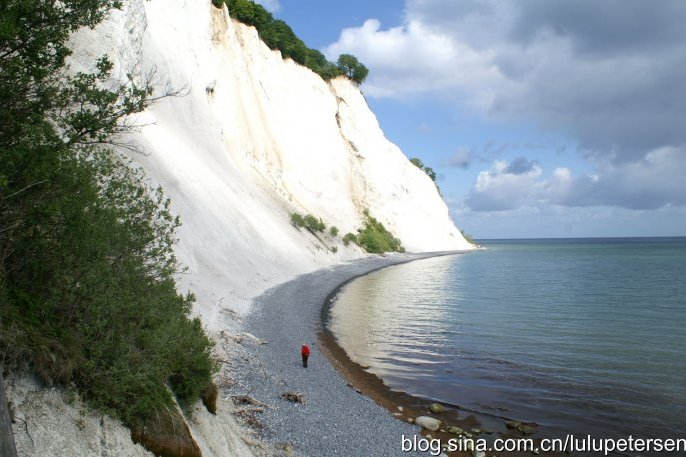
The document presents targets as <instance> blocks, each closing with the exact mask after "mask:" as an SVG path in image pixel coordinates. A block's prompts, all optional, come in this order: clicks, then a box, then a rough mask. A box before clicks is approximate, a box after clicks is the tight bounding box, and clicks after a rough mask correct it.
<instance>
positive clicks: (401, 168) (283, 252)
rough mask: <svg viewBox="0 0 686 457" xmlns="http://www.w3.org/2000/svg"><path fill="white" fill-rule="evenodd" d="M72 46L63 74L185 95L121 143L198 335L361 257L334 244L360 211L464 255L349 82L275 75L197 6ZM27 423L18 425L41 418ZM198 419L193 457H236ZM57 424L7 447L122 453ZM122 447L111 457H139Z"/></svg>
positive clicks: (419, 242) (103, 431) (171, 6)
mask: <svg viewBox="0 0 686 457" xmlns="http://www.w3.org/2000/svg"><path fill="white" fill-rule="evenodd" d="M72 44H73V48H74V50H75V53H74V55H73V56H72V60H71V67H72V70H73V71H81V70H85V71H89V70H92V69H93V65H94V63H95V59H96V58H97V57H99V56H102V55H104V54H107V55H109V57H110V59H111V60H112V61H113V62H114V64H115V78H120V79H121V78H125V77H126V75H127V74H131V75H133V77H134V78H136V79H143V78H145V77H146V75H149V74H151V72H154V73H155V74H156V75H157V80H156V81H157V84H158V86H159V90H160V91H163V90H164V86H165V85H166V84H169V85H170V86H171V87H173V88H175V89H180V90H181V92H182V93H183V96H178V97H171V98H166V99H162V100H160V101H158V102H157V103H155V104H154V105H153V106H151V107H150V108H149V109H148V110H147V111H146V112H144V113H142V114H141V115H139V116H137V117H136V119H135V122H137V123H138V124H140V125H142V127H141V128H140V129H139V130H138V131H137V132H135V133H133V134H131V136H130V137H129V138H126V139H125V140H126V141H130V142H131V143H133V144H135V145H136V146H137V147H140V148H142V150H143V151H144V154H136V153H129V155H130V157H131V158H132V159H133V160H134V162H135V163H137V164H138V165H140V166H142V167H143V168H144V169H145V170H146V172H147V175H148V176H149V178H150V180H151V181H152V182H153V183H154V184H159V185H161V186H163V188H164V190H165V192H166V193H167V195H168V196H169V197H170V198H171V200H172V210H173V211H174V212H175V213H176V214H178V215H180V217H181V219H182V223H183V226H182V228H181V229H180V231H179V233H178V238H179V243H178V246H177V255H178V257H179V259H180V260H181V262H182V263H183V264H185V265H186V266H188V271H187V272H186V273H185V274H183V275H181V277H180V278H179V280H180V284H181V286H182V287H183V288H187V289H190V290H192V291H193V292H194V293H195V294H196V295H197V297H198V301H197V305H196V308H195V310H194V311H195V313H196V314H198V315H199V316H201V317H202V319H203V322H204V324H205V326H206V327H207V328H208V330H209V331H210V332H212V333H215V332H218V331H220V330H223V329H225V328H227V327H231V322H232V318H231V316H232V315H234V314H235V313H238V314H242V313H245V312H247V311H248V310H249V308H250V303H251V299H252V298H253V297H255V296H257V295H260V294H261V293H262V292H263V291H264V290H266V289H267V288H269V287H271V286H273V285H275V284H278V283H280V282H283V281H286V280H288V279H291V278H292V277H294V276H296V275H298V274H301V273H305V272H308V271H312V270H314V269H317V268H321V267H324V266H328V265H332V264H334V263H339V262H343V261H347V260H351V259H354V258H358V257H361V256H363V255H365V254H364V253H363V252H362V251H361V250H360V249H359V248H357V247H356V246H354V245H350V246H348V247H345V246H344V245H343V243H342V242H341V239H340V237H341V235H343V234H345V233H346V232H355V231H356V229H357V228H359V227H360V226H361V225H362V220H363V216H362V212H363V210H364V209H369V211H370V213H371V214H372V215H373V216H374V217H376V218H377V219H379V220H380V221H381V222H383V223H384V225H385V226H386V227H387V228H388V229H389V230H390V231H392V232H393V233H394V234H395V235H396V236H397V237H399V238H400V239H401V240H402V243H403V245H404V246H405V248H406V249H407V250H408V251H438V250H457V249H471V248H472V246H471V245H469V244H468V243H467V242H466V241H465V240H464V238H463V237H462V236H461V234H460V232H459V231H458V230H457V229H456V227H455V226H454V224H453V222H452V221H451V219H450V217H449V215H448V209H447V207H446V205H445V203H444V202H443V200H442V199H441V198H440V196H439V194H438V192H437V190H436V187H435V186H434V184H433V182H432V181H431V180H430V179H429V178H428V177H427V176H426V175H425V174H424V173H423V172H422V171H421V170H419V169H418V168H416V167H415V166H414V165H412V164H411V163H410V162H409V161H408V160H407V158H406V157H405V156H404V155H403V154H402V152H401V151H400V150H399V149H398V148H397V147H396V146H395V145H393V144H392V143H390V142H389V141H388V140H387V139H386V138H385V137H384V135H383V132H382V131H381V129H380V128H379V124H378V122H377V120H376V118H375V116H374V114H373V113H372V112H371V111H370V110H369V107H368V106H367V103H366V101H365V99H364V97H363V95H362V93H361V92H360V90H359V89H358V87H357V86H356V85H355V84H354V83H351V82H350V81H348V80H347V79H343V78H341V79H336V80H334V81H331V82H330V83H327V82H324V81H323V80H322V79H321V78H320V77H319V76H318V75H316V74H315V73H313V72H311V71H310V70H309V69H306V68H304V67H301V66H299V65H297V64H295V63H294V62H293V61H291V60H284V59H283V58H282V57H281V54H280V53H279V52H278V51H271V50H270V49H268V48H267V46H265V45H264V44H263V43H262V42H261V40H260V39H259V37H258V35H257V32H256V31H255V29H253V28H250V27H246V26H244V25H242V24H239V23H237V22H234V21H232V20H231V19H230V18H229V15H228V12H227V11H226V9H217V8H214V7H213V6H212V5H211V3H210V1H209V0H149V1H144V0H127V1H125V2H124V7H123V9H122V10H121V11H115V12H113V13H112V14H111V15H110V17H109V18H108V19H107V21H105V22H104V23H103V24H101V25H99V26H98V27H97V28H96V29H95V30H83V31H80V32H78V33H77V34H75V36H74V37H73V40H72ZM293 211H296V212H299V213H301V214H306V213H311V214H313V215H315V216H317V217H320V218H321V219H322V220H323V221H324V222H325V223H326V224H327V226H332V225H335V226H336V227H338V228H339V230H340V235H339V236H338V237H337V238H334V237H330V236H328V235H323V236H321V239H317V238H315V237H314V236H312V235H311V234H309V233H308V232H307V231H305V230H302V231H299V230H297V229H296V228H294V227H293V226H292V225H291V224H290V220H289V213H290V212H293ZM332 247H335V248H337V252H336V253H334V252H332V250H331V248H332ZM22 386H23V387H22ZM26 386H31V383H28V384H27V383H26V382H25V381H17V383H16V384H15V389H14V390H13V392H14V393H13V395H14V398H15V402H16V403H17V404H18V408H19V409H20V410H21V408H22V405H28V404H29V403H30V402H31V401H32V400H31V399H32V398H36V397H35V395H47V394H45V393H40V391H38V392H39V393H38V394H35V395H34V394H30V392H33V390H32V389H33V388H32V387H31V388H29V387H26ZM50 395H52V394H50ZM51 398H52V397H51ZM52 401H53V400H51V402H52ZM54 402H55V404H57V403H59V401H58V400H57V399H55V400H54ZM41 407H43V408H46V406H45V404H42V406H41ZM26 408H27V409H26V410H25V411H24V412H25V415H26V416H27V417H28V416H29V415H30V414H32V413H31V411H33V413H35V414H34V415H36V417H39V416H40V417H43V416H45V414H44V413H41V412H40V411H39V410H37V409H36V408H33V407H26ZM31 408H33V409H31ZM47 408H48V410H49V411H52V410H54V409H55V408H57V407H55V408H53V407H50V406H48V407H47ZM59 408H64V409H65V411H67V412H65V413H64V414H62V413H60V414H57V416H61V417H67V416H69V414H72V413H73V411H72V410H71V409H70V408H72V407H71V406H69V405H64V404H62V403H59ZM72 409H73V408H72ZM69 411H71V413H70V412H69ZM74 414H75V413H74ZM203 414H204V413H202V412H199V413H198V415H197V416H196V422H194V423H190V426H191V430H192V432H193V434H194V436H195V437H196V440H197V441H198V443H199V444H200V446H201V448H202V450H203V455H245V452H247V451H246V450H245V449H244V448H245V446H244V444H241V440H240V439H238V438H235V436H236V433H235V432H233V427H234V425H233V422H232V420H231V419H230V417H228V416H226V415H224V416H222V417H216V418H212V419H210V418H206V419H203V417H204V416H203ZM41 415H42V416H41ZM57 416H56V418H55V424H54V426H49V427H46V430H47V431H46V433H45V434H43V435H41V437H42V438H43V441H42V442H44V443H45V446H44V447H40V448H39V447H37V446H34V445H33V444H27V443H28V441H27V442H26V443H23V441H22V442H21V443H19V446H20V447H22V446H24V445H25V446H24V447H23V449H24V455H60V452H61V451H60V450H59V449H54V452H52V451H51V450H49V448H50V443H51V442H55V441H54V440H55V437H56V436H60V435H65V436H70V437H71V441H72V442H73V443H75V444H74V446H75V447H74V449H72V450H71V451H70V452H71V453H72V455H94V454H93V452H98V453H100V452H101V451H102V453H103V455H105V454H107V455H114V454H109V453H108V452H109V451H108V450H107V449H109V448H104V447H103V448H102V449H100V448H98V446H102V442H103V440H102V439H101V440H99V441H98V440H94V439H93V436H99V435H102V436H105V435H107V434H110V435H111V436H112V437H115V436H116V437H118V438H117V440H118V442H122V443H123V442H126V443H129V442H128V440H127V439H126V432H125V431H116V432H115V431H113V430H114V429H113V428H112V427H114V426H112V427H110V426H109V425H108V424H107V423H105V422H102V421H100V423H98V421H97V420H96V419H95V418H90V417H87V418H84V419H83V420H84V421H85V422H84V423H85V424H87V427H86V426H84V427H86V428H85V429H86V430H88V427H91V428H92V429H93V430H91V431H90V432H88V431H87V432H84V431H83V430H84V429H83V428H81V431H80V432H79V431H78V430H75V431H70V430H66V429H65V430H61V429H60V428H59V424H58V423H59V420H58V419H57ZM225 416H226V417H225ZM91 419H93V420H91ZM37 420H38V419H37ZM108 427H109V428H108ZM72 428H74V427H72ZM115 428H116V427H115ZM77 429H78V427H77ZM117 430H118V429H117ZM50 433H52V434H53V435H55V436H51V435H50ZM79 433H81V434H84V436H82V437H80V436H79ZM229 436H230V437H234V438H232V440H233V441H231V440H229V439H228V438H226V437H229ZM41 437H38V438H37V437H33V438H34V439H36V441H40V438H41ZM218 437H224V438H221V440H224V441H221V440H220V439H219V438H218ZM218 440H219V441H218ZM24 441H26V440H24ZM96 441H98V442H96ZM220 441H221V442H220ZM111 442H112V441H111V440H110V441H109V443H110V444H108V446H110V445H111ZM79 443H80V444H79ZM98 443H100V444H98ZM79 446H80V448H79ZM126 446H128V447H131V446H133V444H132V443H130V444H126ZM126 446H125V447H126ZM110 447H111V446H110ZM77 448H79V449H80V450H79V449H77ZM133 448H135V449H136V451H135V452H134V451H133V450H126V451H124V450H123V451H122V452H124V453H125V454H127V455H134V454H135V455H138V453H140V455H144V454H146V453H145V452H144V451H143V450H142V449H140V448H139V447H137V446H133ZM133 448H132V449H133ZM98 449H100V451H98ZM121 449H123V448H121ZM127 449H128V448H127Z"/></svg>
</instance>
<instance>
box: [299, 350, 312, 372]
mask: <svg viewBox="0 0 686 457" xmlns="http://www.w3.org/2000/svg"><path fill="white" fill-rule="evenodd" d="M300 355H302V356H303V368H307V358H308V357H309V356H310V347H309V346H308V345H306V344H303V345H302V346H301V347H300Z"/></svg>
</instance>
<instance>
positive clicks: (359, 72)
mask: <svg viewBox="0 0 686 457" xmlns="http://www.w3.org/2000/svg"><path fill="white" fill-rule="evenodd" d="M336 65H337V66H338V68H339V69H340V70H341V71H342V72H343V73H344V74H345V75H346V76H347V77H348V78H350V79H352V80H353V81H355V82H356V83H357V84H362V83H363V82H364V80H365V79H366V78H367V75H368V74H369V70H368V69H367V67H365V66H364V65H362V64H361V63H360V62H359V61H358V60H357V57H355V56H354V55H351V54H341V55H340V57H339V58H338V61H337V62H336Z"/></svg>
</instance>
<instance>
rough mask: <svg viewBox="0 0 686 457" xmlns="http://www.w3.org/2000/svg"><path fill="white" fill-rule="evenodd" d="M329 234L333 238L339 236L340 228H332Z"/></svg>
mask: <svg viewBox="0 0 686 457" xmlns="http://www.w3.org/2000/svg"><path fill="white" fill-rule="evenodd" d="M329 234H330V235H331V236H338V227H336V226H335V225H333V226H331V228H330V229H329Z"/></svg>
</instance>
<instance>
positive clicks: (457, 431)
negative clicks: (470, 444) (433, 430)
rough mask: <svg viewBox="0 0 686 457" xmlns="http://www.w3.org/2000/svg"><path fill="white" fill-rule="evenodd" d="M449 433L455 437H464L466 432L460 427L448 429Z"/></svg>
mask: <svg viewBox="0 0 686 457" xmlns="http://www.w3.org/2000/svg"><path fill="white" fill-rule="evenodd" d="M448 433H452V434H453V435H462V434H463V433H464V430H462V429H461V428H460V427H450V428H449V429H448Z"/></svg>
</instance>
